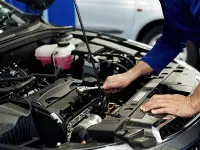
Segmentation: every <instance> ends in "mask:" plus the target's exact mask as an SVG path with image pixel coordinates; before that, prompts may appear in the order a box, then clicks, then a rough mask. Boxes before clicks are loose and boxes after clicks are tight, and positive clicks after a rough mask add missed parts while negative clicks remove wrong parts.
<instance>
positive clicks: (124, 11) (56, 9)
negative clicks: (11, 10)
mask: <svg viewBox="0 0 200 150" xmlns="http://www.w3.org/2000/svg"><path fill="white" fill-rule="evenodd" d="M6 1H7V2H9V3H11V4H13V5H14V6H17V7H18V8H19V9H21V10H22V11H24V12H27V13H32V12H34V11H33V10H31V9H30V8H28V6H26V5H25V4H23V3H21V2H18V1H17V0H6ZM77 3H78V6H79V8H80V12H81V15H82V18H83V23H84V25H85V28H86V29H87V30H90V31H98V32H102V33H106V34H110V35H115V36H118V37H122V38H126V39H130V40H135V41H138V42H142V43H145V44H148V45H151V46H153V45H154V44H155V43H156V41H157V40H158V38H159V37H160V36H161V34H162V24H163V22H164V18H163V15H162V9H161V6H160V3H159V0H77ZM34 13H36V14H37V12H34ZM43 18H44V20H46V21H47V22H49V23H51V24H54V25H57V26H73V27H76V28H80V25H79V22H78V19H77V16H76V12H75V9H74V5H73V0H55V2H54V4H53V5H52V6H51V7H50V8H49V9H47V10H46V11H44V13H43ZM177 58H179V59H181V60H183V61H186V62H187V63H189V64H190V65H192V66H194V67H196V68H197V69H200V68H199V66H198V63H199V60H200V59H199V58H200V56H199V50H198V49H197V48H196V47H195V45H194V44H193V43H191V42H188V43H187V46H186V48H184V49H183V51H182V52H181V53H180V54H179V55H178V56H177Z"/></svg>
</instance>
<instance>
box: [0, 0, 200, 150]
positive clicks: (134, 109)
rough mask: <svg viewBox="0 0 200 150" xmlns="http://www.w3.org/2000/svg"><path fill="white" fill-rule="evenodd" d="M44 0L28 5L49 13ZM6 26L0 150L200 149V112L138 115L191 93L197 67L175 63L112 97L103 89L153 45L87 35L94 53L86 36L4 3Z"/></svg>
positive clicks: (1, 21) (0, 48)
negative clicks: (148, 105)
mask: <svg viewBox="0 0 200 150" xmlns="http://www.w3.org/2000/svg"><path fill="white" fill-rule="evenodd" d="M45 1H46V0H44V1H42V0H39V1H38V3H36V2H37V1H32V0H30V1H29V2H30V3H29V5H31V6H33V7H34V8H38V9H39V8H40V11H42V10H43V9H44V7H46V6H47V4H46V2H45ZM25 2H27V0H26V1H25ZM48 2H50V1H49V0H48ZM49 5H50V4H49ZM42 8H43V9H42ZM0 25H1V34H0V149H1V150H27V149H28V150H58V149H59V150H86V149H87V150H94V149H96V150H113V149H115V150H134V149H147V150H153V149H156V150H163V149H174V150H179V149H186V148H190V149H196V147H197V146H199V142H200V141H199V132H200V115H199V114H197V115H195V116H193V117H190V118H180V117H173V119H171V120H166V119H164V118H165V117H166V114H163V115H153V114H151V113H144V112H143V111H141V110H140V109H139V108H140V106H141V104H142V103H144V102H145V101H147V100H148V99H149V98H150V97H151V96H153V95H154V94H182V95H185V96H186V95H189V94H190V93H192V92H193V90H194V89H195V87H196V85H197V84H198V83H199V80H197V79H199V78H198V77H199V75H200V73H199V72H198V71H196V70H195V69H194V68H193V67H191V66H190V65H188V64H186V63H184V62H183V61H180V60H176V59H175V60H174V61H173V62H172V63H170V64H169V65H168V66H167V67H166V68H164V69H163V71H162V72H161V73H160V74H156V73H151V74H148V75H145V76H142V77H141V78H139V79H137V80H136V81H134V82H133V84H130V85H129V86H128V87H127V88H125V89H123V90H122V91H121V92H119V93H116V94H108V93H106V92H105V91H104V90H103V89H102V88H101V86H102V85H103V82H104V81H105V79H106V78H107V77H108V76H110V75H113V74H119V73H124V72H126V71H127V70H128V69H130V68H132V67H133V66H135V65H136V64H137V63H138V62H139V61H140V59H141V57H142V56H143V55H145V54H146V53H147V52H148V50H149V49H151V46H148V45H146V44H142V43H139V42H135V41H130V40H127V39H122V38H118V37H114V36H109V35H101V34H98V33H97V32H90V31H87V32H86V35H87V39H88V42H89V43H88V44H89V47H90V48H91V52H92V54H91V53H89V51H88V49H87V43H86V40H85V37H84V36H83V33H82V31H81V30H79V29H76V28H73V27H66V26H65V27H56V26H53V25H51V24H48V23H46V22H45V21H44V20H43V19H41V18H40V16H37V15H32V14H25V13H23V12H21V11H19V10H18V9H16V8H15V7H13V6H11V5H9V4H7V3H6V2H4V1H0ZM91 58H94V59H91ZM91 60H95V62H94V64H93V65H94V66H96V72H95V71H94V70H95V69H94V68H93V67H92V65H91ZM97 85H99V86H100V87H99V86H97ZM97 87H98V88H97ZM188 137H189V138H188Z"/></svg>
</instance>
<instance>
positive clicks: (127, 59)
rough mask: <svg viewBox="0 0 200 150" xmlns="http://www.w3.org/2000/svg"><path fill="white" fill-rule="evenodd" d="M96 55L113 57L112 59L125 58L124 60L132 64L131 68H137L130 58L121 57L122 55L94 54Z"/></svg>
mask: <svg viewBox="0 0 200 150" xmlns="http://www.w3.org/2000/svg"><path fill="white" fill-rule="evenodd" d="M94 55H95V56H107V57H109V56H111V57H119V58H123V59H125V60H126V61H127V62H129V64H130V65H131V66H135V64H134V63H133V62H132V61H131V60H130V59H129V58H126V57H124V56H121V55H114V54H94Z"/></svg>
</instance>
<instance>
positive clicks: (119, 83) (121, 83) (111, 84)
mask: <svg viewBox="0 0 200 150" xmlns="http://www.w3.org/2000/svg"><path fill="white" fill-rule="evenodd" d="M131 76H132V74H131V73H130V72H126V73H123V74H118V75H113V76H109V77H108V78H107V79H106V81H105V83H104V85H103V88H104V90H105V91H106V92H108V93H116V92H118V91H120V89H123V88H125V87H127V86H128V85H129V84H130V83H131V82H132V78H131Z"/></svg>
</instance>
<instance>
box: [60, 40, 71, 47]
mask: <svg viewBox="0 0 200 150" xmlns="http://www.w3.org/2000/svg"><path fill="white" fill-rule="evenodd" d="M69 44H70V43H69V42H64V41H63V42H59V43H58V47H66V46H69Z"/></svg>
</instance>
